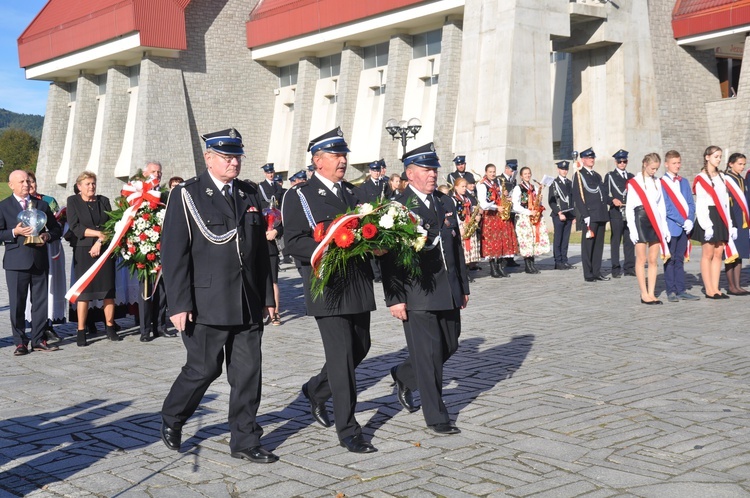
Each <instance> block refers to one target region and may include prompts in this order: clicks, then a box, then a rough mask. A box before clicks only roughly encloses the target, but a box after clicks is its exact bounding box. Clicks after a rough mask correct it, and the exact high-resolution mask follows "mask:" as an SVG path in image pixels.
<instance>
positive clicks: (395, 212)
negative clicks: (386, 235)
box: [386, 206, 398, 218]
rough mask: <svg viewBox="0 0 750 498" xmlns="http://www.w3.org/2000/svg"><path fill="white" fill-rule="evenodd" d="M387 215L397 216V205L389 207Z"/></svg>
mask: <svg viewBox="0 0 750 498" xmlns="http://www.w3.org/2000/svg"><path fill="white" fill-rule="evenodd" d="M386 216H390V217H391V218H395V217H396V216H398V211H397V210H396V208H395V207H393V206H391V207H390V208H388V212H387V213H386Z"/></svg>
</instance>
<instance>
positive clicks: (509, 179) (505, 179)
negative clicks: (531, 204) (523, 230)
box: [495, 159, 519, 268]
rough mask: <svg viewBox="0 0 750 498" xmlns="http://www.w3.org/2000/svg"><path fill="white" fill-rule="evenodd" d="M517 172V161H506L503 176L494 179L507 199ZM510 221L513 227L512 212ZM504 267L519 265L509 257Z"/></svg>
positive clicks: (513, 186)
mask: <svg viewBox="0 0 750 498" xmlns="http://www.w3.org/2000/svg"><path fill="white" fill-rule="evenodd" d="M517 170H518V159H507V160H506V161H505V169H504V170H503V174H501V175H499V176H498V177H497V178H496V179H495V181H496V182H497V185H498V189H499V190H500V192H502V191H503V190H504V191H505V192H506V193H507V195H508V196H509V197H510V194H511V192H513V189H514V188H516V171H517ZM510 220H511V221H512V222H513V225H514V226H515V224H516V216H515V214H514V213H513V212H512V211H511V213H510ZM505 266H507V267H510V268H512V267H514V266H519V264H518V263H516V260H515V259H514V258H512V257H510V258H505Z"/></svg>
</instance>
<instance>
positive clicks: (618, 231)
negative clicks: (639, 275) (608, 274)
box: [609, 218, 635, 273]
mask: <svg viewBox="0 0 750 498" xmlns="http://www.w3.org/2000/svg"><path fill="white" fill-rule="evenodd" d="M609 228H610V230H611V231H612V234H611V237H610V239H609V247H610V249H609V250H610V261H611V262H612V273H620V269H622V271H626V272H634V271H635V246H634V245H633V241H632V240H630V229H629V228H628V223H627V221H625V220H624V219H622V218H612V219H610V220H609ZM621 243H622V249H623V255H624V256H625V258H624V261H623V264H622V267H621V266H620V244H621Z"/></svg>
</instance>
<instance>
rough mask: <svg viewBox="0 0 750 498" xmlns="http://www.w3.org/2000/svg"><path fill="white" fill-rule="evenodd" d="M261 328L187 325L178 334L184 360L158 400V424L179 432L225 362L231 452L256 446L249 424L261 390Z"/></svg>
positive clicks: (257, 432) (254, 427) (255, 428)
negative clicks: (159, 410) (159, 421)
mask: <svg viewBox="0 0 750 498" xmlns="http://www.w3.org/2000/svg"><path fill="white" fill-rule="evenodd" d="M262 335H263V327H262V325H261V324H247V325H238V326H234V327H214V326H210V325H203V324H200V323H193V322H188V325H187V328H186V330H185V332H183V333H182V342H183V344H185V349H186V350H187V361H186V362H185V366H183V367H182V371H181V372H180V375H178V376H177V379H176V380H175V381H174V384H172V389H170V391H169V394H167V398H166V399H165V400H164V405H163V406H162V410H161V414H162V418H163V419H164V422H165V423H166V424H167V425H168V426H169V427H172V428H174V429H179V428H181V427H182V426H183V424H184V423H185V422H186V421H187V419H189V418H190V416H191V415H192V414H193V413H194V412H195V410H196V409H197V408H198V405H199V404H200V402H201V399H203V395H204V394H205V393H206V390H207V389H208V386H210V385H211V383H212V382H213V381H214V380H216V379H217V378H218V377H219V376H220V375H221V368H222V363H224V360H225V358H226V366H227V380H228V381H229V385H230V387H231V389H230V391H229V416H228V420H229V431H230V433H231V439H230V441H229V447H230V449H231V451H240V450H243V449H246V448H252V447H254V446H258V445H260V436H261V435H262V434H263V429H261V427H260V426H259V425H258V423H257V422H256V421H255V417H256V414H257V412H258V406H259V405H260V391H261V380H262V375H261V350H260V345H261V337H262Z"/></svg>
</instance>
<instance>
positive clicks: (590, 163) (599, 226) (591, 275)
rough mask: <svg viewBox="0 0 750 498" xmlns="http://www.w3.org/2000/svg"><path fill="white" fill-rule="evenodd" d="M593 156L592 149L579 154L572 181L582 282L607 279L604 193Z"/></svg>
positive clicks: (605, 198)
mask: <svg viewBox="0 0 750 498" xmlns="http://www.w3.org/2000/svg"><path fill="white" fill-rule="evenodd" d="M595 162H596V154H595V153H594V150H593V149H592V148H588V149H586V150H584V151H583V152H581V163H582V165H579V167H578V171H577V172H576V176H575V178H574V179H573V207H575V211H576V226H577V227H578V230H581V231H582V232H583V235H582V237H581V263H583V278H584V279H585V280H586V282H596V281H597V280H609V277H606V276H604V275H602V273H601V269H602V251H604V232H605V229H606V226H607V220H609V214H608V213H607V194H606V191H605V187H604V184H603V182H602V177H601V175H599V173H597V172H596V171H594V163H595Z"/></svg>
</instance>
